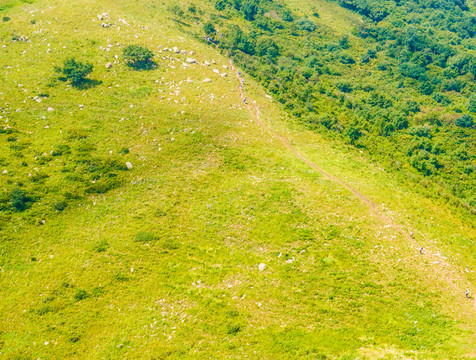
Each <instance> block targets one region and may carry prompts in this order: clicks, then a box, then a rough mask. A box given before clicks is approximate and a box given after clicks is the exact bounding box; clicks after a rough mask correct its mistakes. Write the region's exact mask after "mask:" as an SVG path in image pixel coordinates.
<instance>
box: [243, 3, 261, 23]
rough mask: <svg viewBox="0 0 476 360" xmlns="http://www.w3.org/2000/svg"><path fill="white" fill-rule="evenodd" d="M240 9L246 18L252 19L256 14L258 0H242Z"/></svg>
mask: <svg viewBox="0 0 476 360" xmlns="http://www.w3.org/2000/svg"><path fill="white" fill-rule="evenodd" d="M240 10H241V12H242V13H243V16H244V17H245V19H246V20H248V21H253V20H254V19H255V17H256V15H257V14H258V10H259V0H243V2H242V4H241V7H240Z"/></svg>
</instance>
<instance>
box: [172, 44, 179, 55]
mask: <svg viewBox="0 0 476 360" xmlns="http://www.w3.org/2000/svg"><path fill="white" fill-rule="evenodd" d="M172 51H173V52H174V53H176V54H178V53H180V50H179V48H178V47H176V46H174V47H173V48H172Z"/></svg>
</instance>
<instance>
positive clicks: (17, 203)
mask: <svg viewBox="0 0 476 360" xmlns="http://www.w3.org/2000/svg"><path fill="white" fill-rule="evenodd" d="M10 201H11V203H12V206H13V208H14V209H15V210H16V211H25V210H26V209H28V205H29V202H30V201H31V199H30V198H29V197H28V196H27V195H26V192H25V190H23V189H20V188H18V187H17V188H15V189H13V190H12V192H11V193H10Z"/></svg>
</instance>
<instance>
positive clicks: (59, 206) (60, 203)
mask: <svg viewBox="0 0 476 360" xmlns="http://www.w3.org/2000/svg"><path fill="white" fill-rule="evenodd" d="M67 206H68V203H67V202H66V201H58V202H57V203H55V209H56V210H57V211H63V210H64V209H66V207H67Z"/></svg>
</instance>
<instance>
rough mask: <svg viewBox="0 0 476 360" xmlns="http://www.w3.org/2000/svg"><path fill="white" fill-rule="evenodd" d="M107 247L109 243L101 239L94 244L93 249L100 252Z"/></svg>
mask: <svg viewBox="0 0 476 360" xmlns="http://www.w3.org/2000/svg"><path fill="white" fill-rule="evenodd" d="M108 247H109V243H108V242H107V241H106V240H102V241H99V242H98V243H96V244H94V246H93V250H94V251H95V252H97V253H102V252H105V251H106V250H107V248H108Z"/></svg>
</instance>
